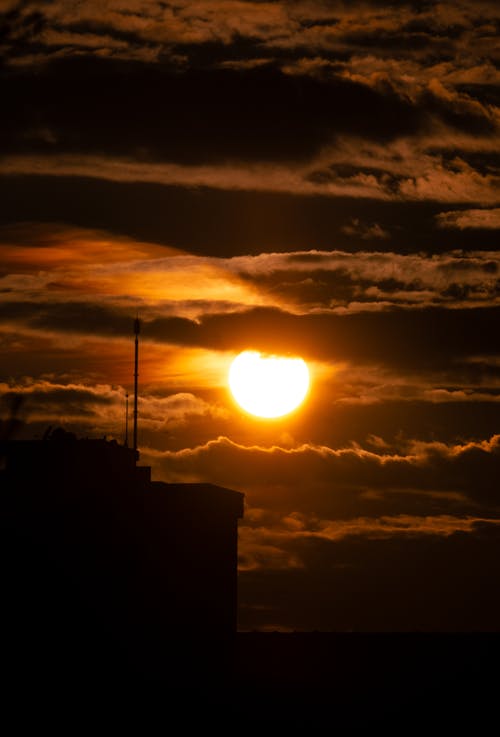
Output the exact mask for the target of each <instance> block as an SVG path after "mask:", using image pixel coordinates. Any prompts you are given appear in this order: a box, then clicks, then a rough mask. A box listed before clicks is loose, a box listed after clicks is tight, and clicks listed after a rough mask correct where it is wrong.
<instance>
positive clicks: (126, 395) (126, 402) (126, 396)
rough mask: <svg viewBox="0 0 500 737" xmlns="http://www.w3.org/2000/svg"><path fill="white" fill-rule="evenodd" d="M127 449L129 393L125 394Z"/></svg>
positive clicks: (126, 440)
mask: <svg viewBox="0 0 500 737" xmlns="http://www.w3.org/2000/svg"><path fill="white" fill-rule="evenodd" d="M125 447H126V448H128V392H127V393H126V394H125Z"/></svg>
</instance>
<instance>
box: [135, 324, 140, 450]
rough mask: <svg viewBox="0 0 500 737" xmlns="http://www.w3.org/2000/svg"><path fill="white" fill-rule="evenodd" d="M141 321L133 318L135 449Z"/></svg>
mask: <svg viewBox="0 0 500 737" xmlns="http://www.w3.org/2000/svg"><path fill="white" fill-rule="evenodd" d="M140 331H141V322H140V320H139V317H136V318H135V320H134V334H135V370H134V450H137V386H138V382H139V333H140Z"/></svg>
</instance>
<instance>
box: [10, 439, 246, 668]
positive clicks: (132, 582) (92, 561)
mask: <svg viewBox="0 0 500 737" xmlns="http://www.w3.org/2000/svg"><path fill="white" fill-rule="evenodd" d="M0 450H1V451H2V452H1V455H2V456H3V463H4V468H3V470H2V471H0V485H1V489H2V509H1V530H0V533H1V537H2V570H3V576H2V579H3V581H4V588H3V600H4V613H6V614H7V617H8V622H9V629H8V630H7V631H9V632H10V635H11V640H10V642H11V646H12V648H13V649H14V650H13V660H14V661H17V659H18V658H19V652H20V651H22V652H24V653H25V656H26V657H27V658H29V660H30V662H31V661H33V658H34V660H35V661H37V659H38V661H39V660H40V658H42V659H46V658H50V661H51V662H54V660H55V661H56V662H57V659H59V660H61V662H62V663H63V664H64V668H65V669H69V670H70V672H74V667H75V663H76V664H77V666H76V667H77V668H78V670H79V671H80V670H81V669H82V667H83V670H85V667H84V666H82V663H83V664H85V663H87V665H88V668H89V669H93V670H94V671H95V668H96V667H97V668H98V669H101V668H104V670H105V669H106V664H107V665H108V666H109V668H110V669H111V670H112V671H113V672H114V671H115V670H116V668H117V667H120V666H119V664H120V663H122V662H123V663H125V662H126V663H127V664H128V665H127V667H128V666H129V665H132V667H133V668H134V672H136V671H137V668H141V669H143V670H144V671H145V672H155V671H157V670H159V669H162V668H163V669H165V668H167V667H170V666H172V662H173V659H175V658H174V656H175V655H177V656H181V655H182V657H184V655H185V654H186V648H188V649H190V648H191V649H199V648H203V647H206V646H208V644H210V648H211V650H212V651H213V648H214V647H216V648H219V649H220V648H223V646H224V643H225V642H226V641H227V640H228V639H229V638H230V637H231V636H232V634H233V633H234V632H235V629H236V604H237V589H236V583H237V581H236V570H237V569H236V564H237V520H238V518H239V517H241V516H242V514H243V494H241V493H239V492H235V491H231V490H229V489H224V488H221V487H218V486H213V485H211V484H165V483H160V482H152V481H151V480H150V469H149V468H147V467H138V466H137V465H136V461H137V458H138V454H137V452H136V451H134V450H133V449H132V448H127V447H125V446H122V445H119V444H118V443H116V442H115V441H111V442H107V441H106V440H89V439H77V438H76V437H75V436H74V435H72V434H71V433H66V432H64V431H62V430H56V431H54V432H53V433H52V434H49V435H48V436H47V437H46V438H45V439H43V440H32V441H11V442H7V443H4V444H3V448H2V449H0ZM36 653H38V657H37V656H36ZM89 658H90V660H91V661H92V665H91V663H90V662H89ZM176 662H177V665H178V663H179V657H178V658H177V661H176ZM61 667H62V666H61ZM94 677H95V676H94Z"/></svg>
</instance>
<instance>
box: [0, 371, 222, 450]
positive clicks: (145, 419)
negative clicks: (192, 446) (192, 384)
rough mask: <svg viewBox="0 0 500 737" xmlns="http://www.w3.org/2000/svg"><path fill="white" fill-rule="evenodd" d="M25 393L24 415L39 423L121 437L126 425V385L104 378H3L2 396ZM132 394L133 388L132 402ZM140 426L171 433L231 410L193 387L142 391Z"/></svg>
mask: <svg viewBox="0 0 500 737" xmlns="http://www.w3.org/2000/svg"><path fill="white" fill-rule="evenodd" d="M13 397H22V398H23V406H24V417H25V420H26V421H27V422H30V423H33V424H35V425H44V426H47V425H49V424H50V425H54V424H61V423H62V424H63V425H64V426H65V427H67V428H69V429H73V430H77V431H79V432H85V433H88V432H99V433H102V432H104V433H107V434H111V435H112V436H114V437H118V438H119V439H120V440H121V439H122V437H123V432H124V428H125V402H126V389H125V388H124V387H123V386H112V385H109V384H99V383H83V382H81V383H77V382H75V381H66V382H64V383H63V382H62V381H57V380H54V379H49V378H45V379H44V378H33V377H25V378H24V379H20V380H17V381H14V380H11V381H9V382H1V383H0V401H2V402H7V403H8V402H9V401H10V399H11V398H13ZM131 406H132V394H130V408H131ZM138 412H139V416H140V424H141V432H142V434H143V436H144V437H149V433H151V432H154V433H161V434H163V435H164V436H165V435H168V433H169V432H171V431H172V430H177V429H178V428H179V427H180V426H182V425H185V424H187V423H188V422H190V421H192V420H194V419H195V418H197V417H203V418H205V419H206V420H207V421H208V422H210V421H213V420H214V419H215V418H225V417H227V414H228V413H227V410H225V409H224V408H223V407H222V406H220V405H217V404H210V403H209V402H207V401H205V400H203V399H202V398H201V397H199V396H196V395H194V394H192V393H188V392H180V393H173V394H169V395H166V396H165V395H164V394H159V393H157V394H153V393H151V392H150V391H147V390H144V388H143V389H142V391H141V394H140V396H139V398H138Z"/></svg>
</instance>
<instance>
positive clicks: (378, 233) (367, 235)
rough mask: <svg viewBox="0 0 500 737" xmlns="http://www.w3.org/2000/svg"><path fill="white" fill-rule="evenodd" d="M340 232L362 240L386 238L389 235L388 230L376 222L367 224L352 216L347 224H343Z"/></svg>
mask: <svg viewBox="0 0 500 737" xmlns="http://www.w3.org/2000/svg"><path fill="white" fill-rule="evenodd" d="M342 232H343V233H346V234H347V235H350V236H354V237H357V238H361V239H362V240H371V239H377V240H386V239H387V238H390V237H391V236H390V233H389V231H387V230H384V229H383V228H382V227H381V226H380V225H379V224H378V223H372V224H371V225H368V224H365V223H362V222H361V221H360V220H359V219H358V218H353V219H352V220H351V222H350V223H349V224H348V225H344V227H343V228H342Z"/></svg>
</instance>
